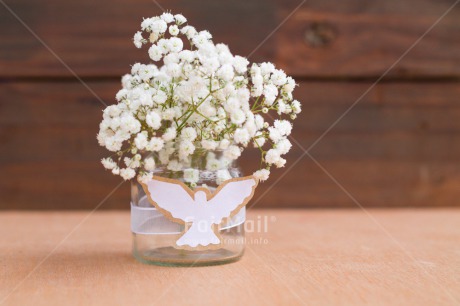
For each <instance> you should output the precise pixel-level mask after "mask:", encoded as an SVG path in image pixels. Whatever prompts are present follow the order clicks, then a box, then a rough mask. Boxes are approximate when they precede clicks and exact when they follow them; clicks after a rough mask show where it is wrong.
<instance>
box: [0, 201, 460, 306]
mask: <svg viewBox="0 0 460 306" xmlns="http://www.w3.org/2000/svg"><path fill="white" fill-rule="evenodd" d="M265 216H267V218H266V220H267V227H268V230H267V232H258V231H255V232H253V233H249V234H247V239H248V241H247V242H248V245H247V249H246V254H245V256H244V257H243V259H242V260H241V261H239V262H237V263H233V264H229V265H223V266H215V267H200V268H197V267H195V268H168V267H157V266H148V265H143V264H140V263H138V262H136V261H135V260H134V259H133V258H132V257H131V254H130V247H131V234H130V230H129V213H128V212H124V211H107V212H95V213H93V214H89V212H86V211H84V212H2V213H0V233H1V235H2V238H1V239H0V305H32V304H33V305H47V306H49V305H136V306H138V305H155V304H158V305H171V304H176V305H182V304H186V305H187V304H190V305H206V304H209V305H272V304H273V305H302V304H305V305H459V304H460V210H459V209H436V210H434V209H432V210H428V209H426V210H409V209H404V210H401V209H399V210H369V211H368V213H366V212H365V211H362V210H251V211H250V213H249V217H248V218H249V219H250V220H255V221H257V220H259V218H260V219H261V220H264V217H265Z"/></svg>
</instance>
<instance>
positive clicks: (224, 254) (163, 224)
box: [131, 152, 246, 266]
mask: <svg viewBox="0 0 460 306" xmlns="http://www.w3.org/2000/svg"><path fill="white" fill-rule="evenodd" d="M213 154H214V155H213V158H215V159H217V160H219V158H220V156H219V154H220V152H216V153H213ZM190 166H191V167H192V168H193V169H196V170H198V171H199V180H198V181H197V182H196V186H198V187H200V186H203V185H205V186H206V187H207V188H208V189H210V190H211V191H213V190H214V189H215V188H216V187H217V186H218V185H219V183H220V180H222V177H225V178H226V179H229V178H235V177H241V176H242V173H241V171H240V169H239V168H238V166H237V165H235V163H230V164H228V165H226V166H225V167H224V168H222V167H221V168H219V169H217V168H213V169H209V168H210V167H209V163H207V161H206V158H204V157H199V156H198V158H197V157H195V158H194V159H192V162H191V164H190ZM222 174H224V175H222ZM154 175H156V176H161V177H167V178H175V179H178V180H181V181H183V182H184V180H183V176H184V175H183V172H182V171H169V170H167V169H166V168H165V167H161V166H160V167H157V168H156V169H155V171H154ZM188 185H190V184H188ZM194 186H195V184H193V185H192V186H191V187H192V188H193V187H194ZM245 213H246V211H245V208H244V207H243V208H242V209H241V210H240V212H239V213H237V214H236V215H235V216H234V217H233V218H231V220H230V221H229V222H227V223H226V224H223V225H222V226H221V229H220V234H221V238H222V244H221V246H220V247H219V249H214V250H183V249H178V248H176V247H175V245H176V241H177V239H179V238H180V236H181V233H182V231H183V230H184V225H181V224H178V223H175V222H172V221H170V220H169V219H167V218H166V217H164V216H163V215H162V214H161V213H160V212H159V211H158V210H156V209H155V208H154V207H153V206H152V204H150V202H149V201H148V199H147V196H146V194H145V192H144V190H143V188H142V186H141V185H140V184H139V183H138V182H137V181H136V180H133V181H132V183H131V231H132V235H133V256H134V257H135V258H136V259H137V260H138V261H140V262H142V263H146V264H155V265H162V266H206V265H219V264H224V263H230V262H234V261H237V260H239V259H240V258H241V256H242V255H243V253H244V242H245V241H244V221H245Z"/></svg>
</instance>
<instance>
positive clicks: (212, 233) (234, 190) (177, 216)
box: [141, 176, 257, 250]
mask: <svg viewBox="0 0 460 306" xmlns="http://www.w3.org/2000/svg"><path fill="white" fill-rule="evenodd" d="M141 185H142V187H143V188H144V191H145V193H146V194H147V197H148V198H149V201H150V203H152V204H153V205H154V206H155V207H156V208H157V209H158V210H159V211H160V212H161V213H163V214H164V215H165V216H166V217H167V218H168V219H170V220H171V221H174V222H177V223H180V224H188V225H190V227H188V228H187V226H186V229H185V231H184V233H183V235H182V236H181V237H180V238H179V239H178V240H177V241H176V246H177V248H180V249H191V250H196V249H212V248H217V247H219V245H220V244H221V243H222V241H221V238H220V233H219V225H220V224H221V223H222V222H223V221H225V220H226V219H227V218H231V217H233V216H234V215H235V214H236V213H238V211H239V210H240V209H241V208H242V207H243V206H244V205H246V204H247V203H248V202H249V200H251V198H252V196H253V195H254V191H255V188H256V186H257V180H256V179H254V177H252V176H247V177H241V178H234V179H230V180H227V181H225V182H224V183H223V184H221V185H220V186H219V187H218V188H216V190H215V191H214V192H212V193H211V191H209V190H208V189H207V188H202V187H200V188H196V189H195V190H191V189H190V188H188V187H187V186H186V185H185V184H184V183H182V182H181V181H178V180H174V179H168V178H163V177H157V176H154V177H153V179H152V180H151V181H149V182H147V183H141Z"/></svg>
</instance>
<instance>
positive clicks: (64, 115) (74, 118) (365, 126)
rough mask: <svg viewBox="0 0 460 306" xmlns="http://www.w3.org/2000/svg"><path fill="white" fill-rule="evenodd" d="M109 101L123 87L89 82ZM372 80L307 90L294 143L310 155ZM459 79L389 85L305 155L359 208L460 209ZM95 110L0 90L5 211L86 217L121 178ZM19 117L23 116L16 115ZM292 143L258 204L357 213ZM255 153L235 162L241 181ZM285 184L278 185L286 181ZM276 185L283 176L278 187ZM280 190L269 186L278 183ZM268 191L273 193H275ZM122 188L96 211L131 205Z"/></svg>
mask: <svg viewBox="0 0 460 306" xmlns="http://www.w3.org/2000/svg"><path fill="white" fill-rule="evenodd" d="M88 85H89V86H90V87H91V88H92V89H93V90H94V91H95V92H96V93H97V94H98V95H99V96H100V97H101V98H102V99H103V100H104V101H106V102H107V103H109V104H110V103H112V101H113V96H114V94H115V93H116V91H117V89H118V88H119V86H120V85H119V84H118V82H89V83H88ZM369 86H370V83H335V82H304V83H301V84H300V86H299V90H298V97H299V99H300V100H302V101H303V104H304V106H303V107H304V112H303V113H302V114H301V117H300V118H299V120H297V121H296V126H295V129H294V134H293V137H294V139H295V141H297V142H298V143H299V144H300V145H301V146H302V147H304V148H305V149H308V148H310V146H311V145H312V144H314V143H315V142H316V140H317V139H318V138H319V137H321V135H322V134H323V133H324V131H326V130H327V129H328V127H329V126H330V125H331V124H332V123H333V122H334V121H335V120H336V119H337V118H338V117H339V116H340V115H341V114H342V113H343V112H344V111H345V110H346V109H347V108H348V107H349V106H350V105H351V104H352V103H353V102H354V101H355V100H356V99H357V98H358V97H359V96H360V95H361V94H362V93H363V92H364V91H365V90H366V89H367V88H368V87H369ZM459 95H460V87H459V86H458V83H456V82H451V83H441V84H439V83H425V84H424V85H423V87H421V86H419V85H418V84H417V83H415V84H414V83H402V84H401V83H384V84H380V85H378V86H377V87H376V88H375V89H374V90H372V91H371V92H370V93H369V95H367V96H366V97H365V98H364V99H363V100H362V101H361V102H360V103H359V104H358V105H357V106H356V107H355V108H354V109H353V110H352V111H351V112H350V113H349V114H348V115H347V116H345V117H344V118H343V119H342V120H341V121H340V123H339V124H337V126H335V128H334V129H333V130H331V131H330V132H329V133H328V134H326V135H325V136H324V137H323V138H322V139H321V141H320V142H318V143H317V144H316V145H315V146H314V147H312V148H311V151H310V153H311V154H312V155H313V156H314V157H315V158H316V159H317V160H318V161H319V162H320V163H321V165H323V166H324V167H325V168H326V170H327V171H329V172H330V174H331V175H332V176H333V177H335V178H336V179H337V180H338V181H339V182H340V183H341V184H342V186H343V187H344V188H345V189H346V190H347V191H348V192H350V193H351V194H352V195H353V196H354V197H355V198H356V199H357V200H358V202H359V203H360V204H361V205H364V206H366V207H375V206H378V207H384V206H395V207H398V206H419V207H422V206H458V205H459V202H458V200H457V199H458V198H459V196H460V188H458V186H459V184H460V174H459V173H460V163H459V158H460V157H459V156H460V145H459V144H460V122H459V121H458V120H457V119H456V118H458V115H459V114H460V105H459V104H458V102H457V97H458V96H459ZM101 110H102V105H100V104H99V102H98V101H97V100H96V99H95V98H94V97H91V96H89V95H88V93H87V91H86V89H85V88H84V87H83V86H82V85H81V84H78V83H74V82H58V83H54V82H39V83H35V82H20V83H17V82H10V83H4V84H3V86H2V87H1V90H0V141H1V143H2V150H1V151H0V171H1V173H2V175H1V176H0V208H3V209H40V208H42V209H55V208H62V209H65V208H68V209H78V208H80V209H92V208H94V207H95V206H96V205H97V204H98V203H99V202H100V201H101V200H102V199H103V198H104V197H105V196H106V195H107V194H108V193H109V192H110V191H111V190H112V189H113V188H114V187H115V186H116V185H117V184H118V183H119V182H120V180H119V178H117V177H114V176H112V175H111V174H110V173H109V172H106V171H104V169H103V168H102V166H101V165H100V164H99V160H100V159H101V158H102V157H104V156H106V155H107V154H108V152H106V151H105V150H104V149H103V148H100V147H99V146H98V144H97V141H96V139H95V135H96V133H97V131H98V124H99V121H100V119H101ZM18 114H21V115H18ZM302 152H303V151H302V150H301V149H300V148H299V147H298V146H297V145H296V144H295V143H294V148H293V150H292V152H290V154H289V156H288V164H287V166H286V168H285V169H282V170H287V169H289V168H290V167H291V166H292V165H294V167H293V168H292V169H290V170H289V171H288V172H286V173H284V171H281V170H276V171H274V173H273V176H272V178H271V180H270V181H268V182H267V183H264V184H261V185H260V186H259V187H258V189H257V192H256V195H255V197H254V200H253V201H252V202H251V203H250V204H249V205H256V207H357V204H356V203H354V202H353V201H352V200H351V199H350V198H349V197H348V196H347V195H346V194H345V193H344V192H343V190H341V189H340V187H338V186H337V185H336V184H335V183H334V182H333V181H332V180H331V178H330V177H328V176H327V174H325V173H324V171H323V170H322V169H320V168H318V166H317V165H316V164H315V163H314V162H313V161H312V160H311V159H310V158H309V157H308V156H304V157H303V158H301V159H300V160H299V161H298V162H297V163H296V164H294V163H295V162H296V160H297V159H298V158H300V157H301V155H302ZM258 158H259V157H258V152H256V151H255V150H252V151H249V152H248V153H247V154H246V155H245V159H243V160H242V167H243V169H244V170H245V172H246V173H251V172H252V171H253V170H254V169H255V168H254V167H255V165H257V164H258ZM281 176H283V177H282V179H281ZM278 179H281V180H280V181H279V182H277V180H278ZM275 182H276V183H275ZM272 184H274V186H272ZM128 203H129V186H128V184H124V185H123V186H122V187H121V188H120V189H119V190H118V191H117V192H115V194H114V195H113V196H112V197H110V198H109V199H108V200H107V201H106V202H105V203H104V204H103V206H102V208H128Z"/></svg>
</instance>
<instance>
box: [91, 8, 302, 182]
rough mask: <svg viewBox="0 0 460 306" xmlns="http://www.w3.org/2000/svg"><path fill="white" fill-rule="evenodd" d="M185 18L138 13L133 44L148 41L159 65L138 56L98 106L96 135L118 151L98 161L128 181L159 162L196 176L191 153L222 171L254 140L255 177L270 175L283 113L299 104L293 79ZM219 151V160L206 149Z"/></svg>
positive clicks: (278, 155)
mask: <svg viewBox="0 0 460 306" xmlns="http://www.w3.org/2000/svg"><path fill="white" fill-rule="evenodd" d="M186 22H187V20H186V18H185V17H184V16H182V15H172V14H170V13H164V14H162V15H161V16H159V17H152V18H148V19H144V21H143V22H142V24H141V27H142V31H140V32H137V33H136V34H135V35H134V45H135V46H136V47H138V48H140V47H142V46H143V45H144V44H150V47H149V49H148V54H149V56H150V58H151V59H152V60H153V61H154V62H160V61H162V65H160V64H161V63H159V65H155V64H148V65H144V64H139V63H137V64H135V65H133V67H132V69H131V74H127V75H125V76H123V78H122V85H123V89H121V90H120V91H119V92H118V93H117V95H116V99H117V101H118V104H116V105H111V106H108V107H107V108H106V109H105V110H104V113H103V120H102V122H101V124H100V131H99V134H98V136H97V138H98V141H99V144H100V145H101V146H104V147H106V148H107V149H108V150H109V151H111V152H115V154H114V155H116V158H115V159H114V158H113V157H109V158H105V159H103V160H102V164H103V165H104V167H105V168H106V169H109V170H112V172H113V173H114V174H117V175H120V176H122V177H123V178H124V179H126V180H127V179H131V178H133V177H134V176H135V175H136V173H138V174H139V175H140V176H141V179H144V180H148V179H149V178H150V177H151V174H150V173H151V172H152V171H153V170H154V169H155V168H156V166H158V165H162V166H164V167H166V168H167V169H168V170H170V171H183V174H184V180H185V181H186V182H189V183H194V182H196V181H198V178H197V176H198V174H197V171H196V170H194V169H191V167H190V165H191V160H192V158H193V157H194V156H195V155H200V154H201V156H202V158H207V161H206V167H207V169H209V170H214V171H220V170H222V168H223V165H228V164H229V163H230V162H231V161H232V160H235V159H237V158H239V157H240V155H241V153H242V151H243V150H244V148H246V147H247V146H248V145H250V144H252V145H253V146H254V147H256V148H258V149H259V150H260V152H261V167H260V170H258V171H256V172H255V173H254V176H255V177H256V178H257V179H259V180H262V181H264V180H266V179H268V177H269V174H270V167H271V166H272V165H274V166H276V167H283V166H284V165H285V163H286V160H285V159H284V158H283V157H282V156H283V155H285V154H286V153H287V152H288V151H289V150H290V149H291V143H290V142H289V140H288V136H289V134H290V133H291V130H292V124H291V122H290V121H289V120H294V119H295V118H296V116H297V114H298V113H300V111H301V105H300V103H299V102H298V101H297V100H293V97H292V92H293V90H294V88H295V86H296V84H295V82H294V79H292V78H291V77H289V76H286V74H285V73H284V72H283V71H282V70H277V69H275V67H274V65H273V64H271V63H262V64H252V65H251V66H250V65H249V62H248V60H247V59H246V58H244V57H241V56H237V55H236V56H234V55H232V53H230V50H229V48H228V47H227V46H226V45H224V44H214V43H213V42H212V40H211V39H212V36H211V34H210V33H209V32H208V31H201V32H198V31H197V30H196V29H195V28H194V27H192V26H190V25H186ZM185 46H188V48H184V47H185ZM269 112H273V113H274V114H275V113H276V117H277V118H278V119H276V120H272V119H271V118H272V117H271V116H269V115H268V113H269ZM218 150H220V151H222V152H223V159H216V158H214V157H213V156H214V155H213V154H208V153H209V152H212V151H218ZM152 152H155V154H152ZM222 173H223V172H222ZM222 173H221V174H220V176H218V177H220V178H221V181H222V180H225V178H226V175H224V174H222Z"/></svg>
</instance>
